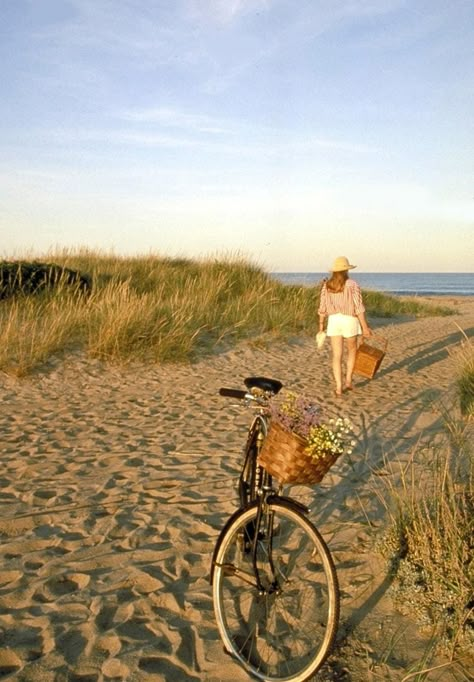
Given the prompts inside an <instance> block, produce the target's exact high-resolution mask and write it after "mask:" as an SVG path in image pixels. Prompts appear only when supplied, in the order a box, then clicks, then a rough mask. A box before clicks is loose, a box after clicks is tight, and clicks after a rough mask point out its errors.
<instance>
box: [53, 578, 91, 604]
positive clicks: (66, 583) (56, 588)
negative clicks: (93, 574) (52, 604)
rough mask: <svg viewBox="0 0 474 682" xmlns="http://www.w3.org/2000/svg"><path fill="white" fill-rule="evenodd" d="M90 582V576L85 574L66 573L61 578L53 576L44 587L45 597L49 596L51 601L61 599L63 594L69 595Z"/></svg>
mask: <svg viewBox="0 0 474 682" xmlns="http://www.w3.org/2000/svg"><path fill="white" fill-rule="evenodd" d="M89 582H90V576H89V575H87V574H86V573H68V574H65V575H61V576H54V577H53V578H50V579H49V580H48V581H47V583H46V584H45V586H44V593H45V596H49V597H50V598H51V600H54V599H55V598H56V597H62V596H63V595H65V594H71V593H72V592H77V591H78V590H82V589H84V587H87V585H88V584H89Z"/></svg>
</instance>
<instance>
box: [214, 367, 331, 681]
mask: <svg viewBox="0 0 474 682" xmlns="http://www.w3.org/2000/svg"><path fill="white" fill-rule="evenodd" d="M244 383H245V386H246V389H247V390H245V391H244V390H239V389H227V388H221V389H220V391H219V393H220V394H221V395H223V396H228V397H231V398H236V399H238V400H241V401H243V402H244V403H245V404H246V405H249V406H254V407H255V408H256V415H255V417H254V419H253V421H252V423H251V425H250V428H249V431H248V437H247V442H246V445H245V449H244V463H243V466H242V471H241V474H240V477H239V486H238V489H239V500H240V508H239V509H238V510H237V511H236V512H235V513H234V514H233V515H232V516H231V517H230V518H229V520H228V521H227V523H226V524H225V526H224V527H223V529H222V531H221V533H220V535H219V537H218V540H217V543H216V546H215V549H214V553H213V557H212V565H211V577H210V581H211V584H212V590H213V602H214V610H215V616H216V621H217V626H218V629H219V633H220V636H221V639H222V641H223V643H224V648H225V650H226V652H227V653H229V654H230V655H232V656H233V657H234V658H235V659H237V661H238V662H239V663H240V664H241V665H242V666H243V667H244V668H245V669H246V670H247V672H248V673H249V674H250V675H252V676H254V677H256V678H257V679H260V680H265V681H266V682H276V681H279V682H282V681H283V682H304V680H308V679H309V678H310V677H312V676H313V675H314V673H315V672H316V671H317V670H319V669H320V668H321V666H322V664H323V663H324V661H325V660H326V658H327V656H328V654H329V652H330V650H331V648H332V645H333V643H334V639H335V636H336V631H337V626H338V621H339V603H340V597H339V586H338V581H337V575H336V569H335V566H334V562H333V560H332V557H331V555H330V552H329V549H328V547H327V545H326V543H325V542H324V540H323V538H322V537H321V534H320V533H319V531H318V530H317V528H316V527H315V526H314V524H313V523H312V522H311V521H309V519H308V518H307V514H308V513H309V511H310V510H309V509H308V508H307V507H306V506H305V505H303V504H301V503H300V502H298V501H296V500H294V499H292V498H290V497H287V496H283V495H282V487H281V486H278V488H276V487H275V485H274V482H273V480H272V477H271V476H270V474H269V473H268V472H267V471H266V470H265V469H264V468H263V467H261V466H260V465H259V462H258V455H259V452H260V450H261V447H262V444H263V442H264V439H265V437H266V435H267V433H268V429H269V425H270V415H269V404H270V401H271V399H272V398H273V397H274V396H275V395H276V394H277V393H278V392H279V391H280V389H281V388H282V384H281V382H279V381H276V380H274V379H268V378H266V377H249V378H248V379H245V382H244Z"/></svg>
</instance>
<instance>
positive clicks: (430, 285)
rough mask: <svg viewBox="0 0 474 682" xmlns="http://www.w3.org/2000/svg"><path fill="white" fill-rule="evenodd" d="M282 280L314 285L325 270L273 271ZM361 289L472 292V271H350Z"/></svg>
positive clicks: (412, 292) (445, 293) (413, 292)
mask: <svg viewBox="0 0 474 682" xmlns="http://www.w3.org/2000/svg"><path fill="white" fill-rule="evenodd" d="M271 274H272V277H275V278H276V279H278V280H279V281H280V282H283V283H284V284H299V285H303V286H313V285H314V284H317V283H318V282H320V281H321V280H322V279H323V278H325V277H327V276H328V273H326V272H273V273H271ZM350 276H351V278H352V279H354V280H355V281H356V282H358V284H360V286H361V287H362V288H363V289H373V290H375V291H383V292H385V293H389V294H396V295H399V296H474V273H469V272H453V273H450V272H386V273H382V272H360V273H359V272H356V271H354V272H351V275H350Z"/></svg>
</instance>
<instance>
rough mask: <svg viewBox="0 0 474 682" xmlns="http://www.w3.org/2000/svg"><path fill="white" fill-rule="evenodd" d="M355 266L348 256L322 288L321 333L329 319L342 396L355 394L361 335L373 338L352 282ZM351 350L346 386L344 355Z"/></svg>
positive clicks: (335, 371) (339, 260)
mask: <svg viewBox="0 0 474 682" xmlns="http://www.w3.org/2000/svg"><path fill="white" fill-rule="evenodd" d="M355 267H356V266H355V265H351V264H350V263H349V261H348V260H347V258H346V257H345V256H339V257H338V258H336V260H335V261H334V264H333V266H332V271H331V277H330V278H329V279H328V280H326V281H325V282H324V284H323V286H322V288H321V298H320V304H319V310H318V313H319V331H324V325H325V321H326V317H327V329H326V333H327V335H328V337H330V339H331V349H332V371H333V375H334V380H335V382H336V391H335V392H336V396H338V397H340V396H342V393H343V390H346V391H351V390H352V388H353V386H352V374H353V372H354V364H355V357H356V351H357V336H358V335H359V334H363V336H372V331H371V329H370V328H369V325H368V324H367V320H366V317H365V307H364V303H363V301H362V294H361V291H360V287H359V285H358V284H357V282H354V280H352V279H349V270H353V269H354V268H355ZM344 346H346V349H347V359H346V372H345V384H344V386H343V383H342V379H343V355H344Z"/></svg>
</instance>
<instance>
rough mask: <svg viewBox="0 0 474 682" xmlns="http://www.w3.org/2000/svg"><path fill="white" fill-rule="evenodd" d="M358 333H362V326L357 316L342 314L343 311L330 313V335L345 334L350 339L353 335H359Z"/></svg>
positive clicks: (328, 331) (328, 333) (328, 330)
mask: <svg viewBox="0 0 474 682" xmlns="http://www.w3.org/2000/svg"><path fill="white" fill-rule="evenodd" d="M358 334H362V328H361V326H360V322H359V320H358V319H357V317H352V315H342V314H341V313H336V314H335V315H329V317H328V327H327V335H328V336H343V337H344V338H345V339H348V338H350V337H351V336H357V335H358Z"/></svg>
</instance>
